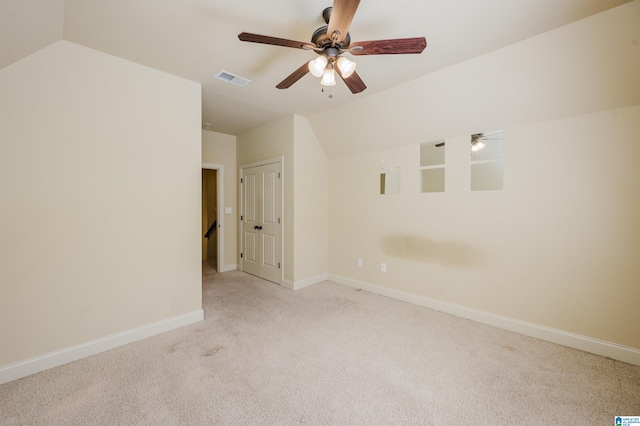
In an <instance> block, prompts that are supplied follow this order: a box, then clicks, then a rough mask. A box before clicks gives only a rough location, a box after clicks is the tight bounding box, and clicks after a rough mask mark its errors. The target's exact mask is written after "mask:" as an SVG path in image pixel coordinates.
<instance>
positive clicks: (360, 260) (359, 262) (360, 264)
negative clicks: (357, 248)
mask: <svg viewBox="0 0 640 426" xmlns="http://www.w3.org/2000/svg"><path fill="white" fill-rule="evenodd" d="M363 264H364V263H363V262H362V259H358V268H362V265H363Z"/></svg>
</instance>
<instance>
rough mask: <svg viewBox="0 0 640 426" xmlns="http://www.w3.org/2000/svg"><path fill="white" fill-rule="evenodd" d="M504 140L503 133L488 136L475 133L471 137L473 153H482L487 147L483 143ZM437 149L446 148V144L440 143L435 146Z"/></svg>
mask: <svg viewBox="0 0 640 426" xmlns="http://www.w3.org/2000/svg"><path fill="white" fill-rule="evenodd" d="M501 140H502V132H497V133H492V134H487V133H474V134H472V135H471V151H473V152H476V151H480V150H481V149H482V148H484V147H485V146H487V145H486V144H485V143H484V142H483V141H501ZM435 146H436V147H437V148H441V147H443V146H444V142H439V143H437V144H435Z"/></svg>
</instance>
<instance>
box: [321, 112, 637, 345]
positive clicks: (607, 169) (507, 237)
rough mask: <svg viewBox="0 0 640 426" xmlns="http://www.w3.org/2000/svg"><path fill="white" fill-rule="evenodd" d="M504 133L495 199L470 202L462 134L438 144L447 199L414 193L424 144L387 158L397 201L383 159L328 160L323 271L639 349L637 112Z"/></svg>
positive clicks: (378, 155) (488, 195) (479, 196)
mask: <svg viewBox="0 0 640 426" xmlns="http://www.w3.org/2000/svg"><path fill="white" fill-rule="evenodd" d="M504 135H505V157H504V161H505V164H504V173H505V175H504V190H501V191H480V192H471V191H470V163H469V137H468V136H460V137H454V138H447V139H446V146H445V148H446V150H447V151H446V178H445V179H446V181H445V188H446V191H445V192H444V193H420V192H419V179H420V177H419V167H418V165H419V145H414V146H407V147H402V148H397V149H394V150H395V151H396V152H395V153H394V155H395V156H397V158H398V159H397V161H396V163H397V164H398V166H399V170H400V171H401V193H400V194H397V195H380V194H379V190H378V189H379V186H378V185H379V173H380V164H381V159H382V157H384V155H385V154H386V153H383V152H380V151H374V152H369V153H366V154H359V155H354V156H348V157H341V158H336V159H332V160H330V162H329V165H330V167H329V182H330V203H329V206H330V208H329V265H330V266H329V269H330V271H331V273H332V274H335V275H336V276H340V277H345V278H348V279H352V280H358V281H362V282H366V283H372V284H375V285H379V286H382V287H386V288H392V289H395V290H399V291H403V292H407V293H410V294H416V295H420V296H424V297H428V298H431V299H436V300H441V301H443V302H448V303H454V304H457V305H462V306H466V307H468V308H471V309H477V310H481V311H484V312H490V313H493V314H498V315H502V316H505V317H508V318H512V319H517V320H522V321H526V322H530V323H534V324H539V325H543V326H547V327H551V328H555V329H559V330H564V331H569V332H573V333H577V334H580V335H583V336H589V337H592V338H596V339H601V340H604V341H608V342H613V343H617V344H620V345H625V346H629V347H633V348H640V333H639V332H638V331H639V329H638V324H640V312H638V310H637V309H636V308H635V305H636V304H637V301H638V300H640V287H638V285H637V283H638V282H640V266H639V265H638V262H637V253H640V225H639V222H638V220H637V218H638V217H640V192H638V188H637V183H638V182H640V168H638V167H637V161H638V158H640V145H639V144H638V140H640V106H637V107H631V108H626V109H621V110H612V111H605V112H601V113H596V114H591V115H584V116H578V117H571V118H566V119H561V120H554V121H547V122H542V123H536V124H530V125H525V126H517V127H510V128H506V129H505V133H504ZM358 258H362V259H363V260H364V267H363V268H359V267H358V266H357V259H358ZM382 262H384V263H386V265H387V272H381V270H380V264H381V263H382Z"/></svg>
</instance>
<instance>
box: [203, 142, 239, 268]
mask: <svg viewBox="0 0 640 426" xmlns="http://www.w3.org/2000/svg"><path fill="white" fill-rule="evenodd" d="M202 162H203V163H215V164H222V165H223V166H224V206H218V213H219V214H220V215H222V214H224V229H225V230H224V263H225V265H224V270H233V269H236V267H237V263H238V246H237V241H238V228H237V227H238V202H237V182H238V167H237V163H236V137H235V136H232V135H226V134H224V133H218V132H211V131H208V130H203V131H202ZM225 207H231V212H232V213H231V214H225V213H224V208H225Z"/></svg>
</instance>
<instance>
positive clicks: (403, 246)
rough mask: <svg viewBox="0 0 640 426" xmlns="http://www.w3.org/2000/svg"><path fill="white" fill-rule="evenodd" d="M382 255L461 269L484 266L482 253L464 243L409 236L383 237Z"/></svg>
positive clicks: (393, 235) (394, 235)
mask: <svg viewBox="0 0 640 426" xmlns="http://www.w3.org/2000/svg"><path fill="white" fill-rule="evenodd" d="M382 253H384V254H385V255H387V256H391V257H395V258H398V259H406V260H413V261H416V262H424V263H439V264H441V265H444V266H448V267H451V268H459V269H472V268H475V267H477V266H479V265H480V264H482V260H483V255H482V253H481V252H480V251H479V250H477V249H475V248H473V247H471V246H469V245H467V244H464V243H457V242H454V241H434V240H430V239H428V238H424V237H419V236H416V235H409V234H392V235H386V236H384V237H382Z"/></svg>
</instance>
